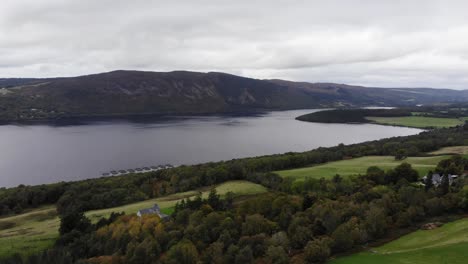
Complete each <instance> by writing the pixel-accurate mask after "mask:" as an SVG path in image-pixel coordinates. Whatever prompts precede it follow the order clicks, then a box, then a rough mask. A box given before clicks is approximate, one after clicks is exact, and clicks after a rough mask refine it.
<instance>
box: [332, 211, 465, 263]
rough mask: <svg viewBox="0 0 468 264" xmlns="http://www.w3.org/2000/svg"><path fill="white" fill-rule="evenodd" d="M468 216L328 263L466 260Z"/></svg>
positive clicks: (450, 261)
mask: <svg viewBox="0 0 468 264" xmlns="http://www.w3.org/2000/svg"><path fill="white" fill-rule="evenodd" d="M467 249H468V218H465V219H461V220H458V221H455V222H452V223H448V224H445V225H444V226H442V227H439V228H436V229H433V230H419V231H416V232H413V233H411V234H408V235H406V236H403V237H401V238H399V239H397V240H395V241H392V242H390V243H387V244H385V245H383V246H381V247H377V248H373V249H372V250H370V251H368V252H362V253H358V254H354V255H351V256H348V257H343V258H338V259H336V260H333V261H330V263H331V264H354V263H360V264H370V263H379V264H387V263H396V264H399V263H401V264H403V263H414V264H420V263H421V264H423V263H424V264H432V263H434V264H436V263H437V264H441V263H447V264H448V263H451V264H458V263H460V264H461V263H467V259H468V250H467Z"/></svg>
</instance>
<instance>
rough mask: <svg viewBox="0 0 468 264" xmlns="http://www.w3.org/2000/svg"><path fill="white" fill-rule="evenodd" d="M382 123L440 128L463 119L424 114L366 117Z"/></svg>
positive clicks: (454, 124) (458, 123)
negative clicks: (426, 115)
mask: <svg viewBox="0 0 468 264" xmlns="http://www.w3.org/2000/svg"><path fill="white" fill-rule="evenodd" d="M366 119H368V120H371V121H374V122H376V123H378V124H382V125H396V126H407V127H416V128H442V127H453V126H458V125H461V124H463V123H465V120H464V119H458V118H440V117H425V116H403V117H372V116H370V117H366Z"/></svg>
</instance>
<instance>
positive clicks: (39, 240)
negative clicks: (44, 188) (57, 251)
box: [0, 206, 60, 258]
mask: <svg viewBox="0 0 468 264" xmlns="http://www.w3.org/2000/svg"><path fill="white" fill-rule="evenodd" d="M59 222H60V221H59V218H58V217H57V211H56V210H55V206H46V207H42V208H39V209H35V210H32V211H30V212H27V213H24V214H20V215H16V216H10V217H5V218H0V258H1V257H5V256H10V255H12V254H14V253H20V254H21V255H30V254H33V253H37V252H40V251H42V250H44V249H46V248H49V247H51V246H52V245H53V244H54V242H55V240H56V239H57V237H58V235H59V234H58V227H59V225H60V223H59Z"/></svg>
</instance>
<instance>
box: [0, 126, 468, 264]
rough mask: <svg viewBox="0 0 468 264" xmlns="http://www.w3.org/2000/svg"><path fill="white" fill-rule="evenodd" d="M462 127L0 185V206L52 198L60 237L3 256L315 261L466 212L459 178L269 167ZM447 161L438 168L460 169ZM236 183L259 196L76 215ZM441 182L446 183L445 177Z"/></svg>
mask: <svg viewBox="0 0 468 264" xmlns="http://www.w3.org/2000/svg"><path fill="white" fill-rule="evenodd" d="M467 143H468V125H465V126H459V127H456V128H450V129H437V130H432V131H427V132H423V133H421V134H419V135H415V136H407V137H395V138H389V139H382V140H378V141H370V142H365V143H360V144H354V145H349V146H345V145H342V144H341V145H339V146H336V147H331V148H319V149H316V150H312V151H308V152H303V153H286V154H281V155H271V156H264V157H256V158H246V159H237V160H231V161H225V162H216V163H206V164H200V165H195V166H181V167H177V168H173V169H167V170H162V171H158V172H152V173H147V174H140V175H128V176H119V177H106V178H99V179H89V180H84V181H78V182H68V183H56V184H49V185H40V186H18V187H16V188H10V189H0V208H1V211H0V213H1V214H2V215H9V214H14V213H20V212H22V210H24V209H26V208H34V207H37V206H40V205H43V204H52V203H55V204H56V205H57V209H58V212H59V214H60V218H61V226H60V234H61V235H60V238H59V240H58V241H57V243H56V245H55V247H54V248H53V249H50V250H48V251H46V252H44V253H43V254H40V255H34V256H31V257H30V258H28V259H22V258H21V257H19V256H15V257H13V258H11V259H9V260H5V262H6V263H75V262H78V263H196V262H197V261H201V262H204V263H253V262H254V261H256V262H259V263H288V261H289V260H292V261H293V263H303V261H306V262H308V263H315V262H317V263H318V262H323V261H325V260H326V259H328V258H329V257H330V256H334V255H336V254H339V253H342V252H348V251H349V250H351V249H353V248H354V247H355V246H357V245H362V244H365V243H369V242H373V241H376V240H378V239H381V238H387V237H388V236H389V235H391V234H392V232H393V231H392V230H399V229H401V228H411V227H413V226H415V225H416V224H417V223H419V222H420V221H424V220H427V219H431V218H433V217H444V216H447V215H460V214H461V213H463V212H465V211H466V209H467V201H468V196H467V194H468V192H467V191H466V188H465V189H464V188H463V187H464V185H465V182H464V181H463V180H460V181H457V182H456V183H455V184H453V185H448V184H445V183H444V184H441V185H440V186H431V185H430V184H426V187H423V186H421V185H420V184H418V183H417V181H418V175H417V172H416V171H415V170H413V169H412V168H411V165H410V164H406V163H403V164H402V165H400V166H398V167H397V168H395V169H393V170H389V171H382V170H381V169H379V168H376V167H373V168H369V169H368V172H367V173H366V175H361V176H358V177H351V178H343V177H340V176H339V175H337V176H336V177H334V178H333V179H332V180H325V179H320V180H317V179H306V180H305V181H299V182H298V181H292V180H288V179H284V178H281V177H280V176H278V175H276V174H274V173H271V171H275V170H281V169H288V168H297V167H302V166H305V165H312V164H320V163H324V162H328V161H335V160H341V159H345V158H351V157H361V156H366V155H395V156H397V155H401V153H402V152H405V154H404V155H405V156H408V155H412V156H414V155H424V153H426V152H428V151H432V150H436V149H439V148H441V147H445V146H454V145H466V144H467ZM466 169H467V161H466V160H465V159H463V158H461V157H455V158H453V159H451V160H449V161H444V162H441V163H440V164H439V166H438V168H437V171H438V172H440V173H443V174H447V173H461V172H462V171H464V170H466ZM233 179H244V180H249V181H252V182H256V183H260V184H262V185H264V186H266V187H268V188H269V190H270V192H269V193H267V194H262V195H257V196H255V197H250V198H249V197H247V198H245V199H241V200H235V199H234V200H233V199H229V197H228V199H224V200H221V199H220V197H219V195H217V194H216V192H214V191H212V192H211V194H210V196H209V197H208V198H207V199H202V198H201V197H198V198H196V199H194V200H185V201H183V202H182V203H180V204H178V205H177V206H176V209H175V212H174V214H173V215H172V216H171V220H169V221H161V220H160V219H159V218H158V217H157V216H154V217H146V216H145V217H143V218H141V219H139V218H137V217H136V216H134V215H133V216H132V215H123V216H121V215H119V214H113V215H112V216H111V217H110V218H109V219H101V221H99V222H98V223H96V224H91V223H90V221H89V220H88V219H87V218H86V217H85V216H84V212H85V211H87V210H91V209H99V208H108V207H113V206H117V205H122V204H127V203H130V202H134V201H140V200H145V199H149V198H152V197H159V196H163V195H167V194H171V193H176V192H182V191H187V190H193V189H196V188H198V187H202V186H211V185H213V184H216V183H221V182H225V181H227V180H233ZM447 182H448V181H447Z"/></svg>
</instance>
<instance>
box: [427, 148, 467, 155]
mask: <svg viewBox="0 0 468 264" xmlns="http://www.w3.org/2000/svg"><path fill="white" fill-rule="evenodd" d="M430 154H434V155H441V154H460V155H468V146H453V147H445V148H441V149H439V150H436V151H433V152H431V153H430Z"/></svg>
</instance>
